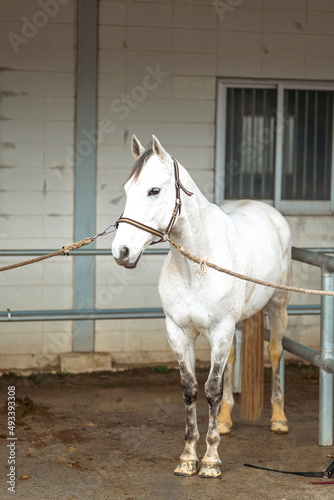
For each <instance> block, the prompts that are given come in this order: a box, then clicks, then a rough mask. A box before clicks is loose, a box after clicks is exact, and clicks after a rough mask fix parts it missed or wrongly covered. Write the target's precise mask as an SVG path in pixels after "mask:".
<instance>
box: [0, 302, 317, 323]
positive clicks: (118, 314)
mask: <svg viewBox="0 0 334 500" xmlns="http://www.w3.org/2000/svg"><path fill="white" fill-rule="evenodd" d="M288 314H289V315H294V316H295V315H297V316H301V315H305V314H308V315H310V314H313V315H319V314H320V306H317V305H308V306H307V305H301V306H288ZM164 317H165V316H164V313H163V310H162V308H160V307H156V308H137V309H136V308H132V309H88V310H85V309H62V310H57V309H55V310H52V309H51V310H41V311H38V310H37V311H10V310H7V311H0V323H1V322H2V323H4V322H7V323H8V322H18V321H21V322H22V321H75V320H85V319H87V320H102V319H141V318H146V319H150V318H164Z"/></svg>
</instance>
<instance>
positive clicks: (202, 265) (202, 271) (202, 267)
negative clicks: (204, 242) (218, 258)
mask: <svg viewBox="0 0 334 500" xmlns="http://www.w3.org/2000/svg"><path fill="white" fill-rule="evenodd" d="M207 262H208V258H207V257H205V258H204V259H202V260H201V262H200V264H199V274H200V275H201V276H204V275H205V274H206V273H207V270H208V267H207V265H206V263H207Z"/></svg>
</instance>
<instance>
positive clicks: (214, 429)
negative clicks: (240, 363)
mask: <svg viewBox="0 0 334 500" xmlns="http://www.w3.org/2000/svg"><path fill="white" fill-rule="evenodd" d="M234 326H235V325H234V323H233V324H231V325H229V326H228V328H226V325H224V327H222V326H220V327H219V328H217V329H215V331H214V332H213V333H212V335H210V336H209V342H210V344H211V368H210V373H209V377H208V380H207V381H206V383H205V389H204V390H205V396H206V399H207V402H208V405H209V425H208V432H207V435H206V453H205V455H204V457H203V460H202V467H201V470H200V473H199V477H203V478H217V477H220V476H221V460H220V458H219V454H218V445H219V442H220V435H219V432H218V414H219V409H220V404H221V400H222V389H223V387H222V378H223V372H224V368H225V364H226V361H227V358H228V356H229V353H230V350H231V344H232V342H233V335H234Z"/></svg>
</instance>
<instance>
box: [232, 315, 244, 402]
mask: <svg viewBox="0 0 334 500" xmlns="http://www.w3.org/2000/svg"><path fill="white" fill-rule="evenodd" d="M241 328H242V323H238V324H237V325H236V327H235V363H234V370H233V392H234V393H236V394H240V393H241V339H242V331H241Z"/></svg>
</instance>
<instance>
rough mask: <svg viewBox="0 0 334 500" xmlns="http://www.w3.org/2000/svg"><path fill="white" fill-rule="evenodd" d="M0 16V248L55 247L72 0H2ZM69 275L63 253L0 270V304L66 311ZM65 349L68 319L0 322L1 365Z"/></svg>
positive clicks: (71, 67)
mask: <svg viewBox="0 0 334 500" xmlns="http://www.w3.org/2000/svg"><path fill="white" fill-rule="evenodd" d="M43 5H44V8H43ZM52 5H53V7H52ZM0 19H1V38H0V61H1V63H0V64H1V73H0V89H1V95H2V101H1V150H0V155H1V168H0V186H1V187H0V189H1V195H0V211H1V215H0V238H1V243H0V245H1V248H4V249H9V248H13V249H14V248H15V249H29V248H43V249H49V248H60V247H61V246H63V245H64V243H67V242H68V243H69V242H72V241H73V204H74V192H73V185H74V184H73V168H69V167H68V166H67V165H66V162H65V159H66V146H67V145H70V146H71V147H72V148H73V141H74V109H75V44H76V42H75V39H76V6H75V1H74V0H67V1H66V0H60V1H59V0H55V1H51V2H47V1H45V2H44V1H41V2H37V1H33V0H16V1H15V2H12V1H10V0H1V2H0ZM25 35H27V36H25ZM28 35H29V36H28ZM18 37H21V38H18ZM22 40H23V41H22ZM24 40H25V41H24ZM13 44H14V45H13ZM18 259H19V258H18V257H15V258H14V257H12V258H2V259H1V261H2V265H4V264H5V263H9V262H10V263H11V262H16V261H17V260H18ZM72 274H73V270H72V260H71V259H69V260H68V261H66V260H65V259H63V260H60V259H57V260H53V261H47V262H44V263H41V264H36V265H35V266H30V267H26V268H21V269H20V270H14V271H11V272H7V273H2V276H1V287H0V299H1V300H0V303H1V310H6V309H7V308H11V309H12V310H29V309H63V308H64V309H66V308H71V307H72V303H73V298H72V297H73V279H72ZM71 349H72V326H71V323H70V322H67V323H64V322H54V323H53V322H39V323H14V324H4V323H1V325H0V353H1V354H0V368H1V369H17V370H22V369H25V368H31V369H39V368H47V367H48V366H50V365H53V366H54V365H55V364H58V354H59V352H68V351H70V350H71Z"/></svg>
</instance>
